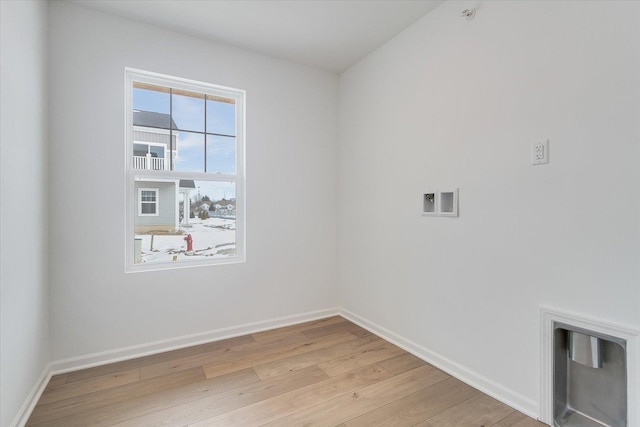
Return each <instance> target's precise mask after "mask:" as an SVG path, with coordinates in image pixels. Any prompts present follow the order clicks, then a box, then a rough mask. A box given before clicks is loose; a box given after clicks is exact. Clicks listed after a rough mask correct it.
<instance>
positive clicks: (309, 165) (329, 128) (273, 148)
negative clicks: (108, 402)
mask: <svg viewBox="0 0 640 427" xmlns="http://www.w3.org/2000/svg"><path fill="white" fill-rule="evenodd" d="M49 24H50V29H51V37H50V45H49V48H50V81H49V83H50V89H51V90H50V102H51V116H50V127H51V135H50V140H51V174H50V180H51V200H52V201H53V203H51V205H50V208H51V244H50V252H51V280H52V286H53V297H52V305H51V310H52V318H53V323H52V325H53V327H52V331H53V332H52V342H53V358H54V360H60V359H65V358H72V357H82V356H86V355H89V354H92V353H96V352H104V351H111V350H116V349H122V348H124V347H127V346H134V345H140V344H145V343H150V342H155V341H158V340H171V339H173V338H176V337H180V336H183V335H188V334H198V333H205V332H208V331H212V330H218V329H221V328H233V327H236V326H238V325H243V324H246V323H250V322H261V321H265V320H270V319H275V318H280V317H283V316H292V315H298V314H301V313H307V312H312V311H315V310H323V309H333V308H335V307H336V301H337V225H336V221H335V210H336V206H337V200H338V196H337V155H338V146H337V120H338V117H337V108H336V107H337V102H338V98H337V90H338V77H337V76H336V75H334V74H331V73H326V72H322V71H317V70H313V69H310V68H306V67H302V66H298V65H293V64H290V63H286V62H282V61H278V60H274V59H270V58H267V57H264V56H260V55H254V54H251V53H248V52H246V51H241V50H237V49H234V48H230V47H226V46H224V45H219V44H215V43H211V42H208V41H204V40H201V39H197V38H192V37H189V36H185V35H180V34H177V33H174V32H170V31H166V30H163V29H159V28H156V27H151V26H146V25H143V24H138V23H135V22H133V21H129V20H125V19H120V18H117V17H113V16H109V15H106V14H101V13H98V12H95V11H92V10H89V9H85V8H82V7H80V6H75V5H72V4H67V3H63V2H53V3H52V4H51V5H50V21H49ZM125 67H133V68H138V69H143V70H149V71H154V72H158V73H163V74H169V75H175V76H179V77H184V78H188V79H194V80H200V81H205V82H210V83H215V84H220V85H224V86H231V87H236V88H240V89H245V90H246V91H247V102H246V103H247V150H246V151H247V262H246V263H244V264H234V265H225V266H212V267H201V268H188V269H179V270H172V271H157V272H147V273H135V274H125V273H124V255H123V254H124V245H125V235H124V201H125V199H124V190H125V182H124V141H123V138H124V110H123V109H124V68H125ZM86 135H93V137H92V138H91V139H87V138H86V137H85V136H86ZM282 209H286V211H285V212H283V211H282Z"/></svg>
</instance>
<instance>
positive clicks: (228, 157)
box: [207, 135, 236, 173]
mask: <svg viewBox="0 0 640 427" xmlns="http://www.w3.org/2000/svg"><path fill="white" fill-rule="evenodd" d="M207 172H212V173H236V138H235V137H229V136H219V135H207Z"/></svg>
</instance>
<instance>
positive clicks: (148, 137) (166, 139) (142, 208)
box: [133, 110, 195, 233]
mask: <svg viewBox="0 0 640 427" xmlns="http://www.w3.org/2000/svg"><path fill="white" fill-rule="evenodd" d="M170 128H172V129H173V131H170V130H169V129H170ZM177 128H178V127H177V126H176V124H175V122H174V121H173V120H172V119H171V116H170V115H169V114H164V113H154V112H149V111H135V110H134V111H133V132H134V135H133V167H134V169H137V170H169V168H170V165H171V163H174V162H175V160H176V159H177V157H178V150H177V144H176V141H177V137H178V131H177V130H176V129H177ZM170 142H171V144H170ZM172 148H173V149H172ZM194 189H195V183H194V182H193V180H184V179H183V180H177V179H176V180H167V179H162V180H157V179H150V178H137V179H136V181H135V184H134V191H135V194H136V201H137V209H136V215H135V232H136V233H145V232H150V231H176V230H178V229H179V228H180V226H181V225H182V226H188V225H189V216H190V208H191V206H190V205H191V203H190V202H189V200H190V194H191V192H192V191H193V190H194ZM185 201H186V202H187V203H184V202H185ZM180 206H183V209H182V212H181V211H180Z"/></svg>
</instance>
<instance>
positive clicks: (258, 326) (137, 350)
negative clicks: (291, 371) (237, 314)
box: [51, 308, 339, 375]
mask: <svg viewBox="0 0 640 427" xmlns="http://www.w3.org/2000/svg"><path fill="white" fill-rule="evenodd" d="M338 314H339V309H338V308H332V309H325V310H316V311H311V312H307V313H301V314H294V315H292V316H285V317H279V318H275V319H269V320H262V321H259V322H253V323H246V324H244V325H239V326H232V327H228V328H221V329H215V330H212V331H207V332H202V333H197V334H189V335H183V336H181V337H175V338H170V339H167V340H162V341H155V342H150V343H146V344H141V345H135V346H131V347H125V348H120V349H116V350H108V351H103V352H100V353H93V354H88V355H85V356H80V357H73V358H69V359H64V360H58V361H55V362H52V363H51V372H52V374H53V375H57V374H63V373H66V372H71V371H77V370H79V369H86V368H92V367H95V366H100V365H106V364H109V363H115V362H121V361H123V360H128V359H135V358H137V357H142V356H149V355H151V354H157V353H163V352H166V351H171V350H177V349H180V348H185V347H191V346H194V345H199V344H206V343H209V342H213V341H220V340H224V339H227V338H234V337H238V336H242V335H247V334H253V333H256V332H261V331H266V330H269V329H275V328H282V327H284V326H290V325H295V324H298V323H303V322H309V321H312V320H317V319H323V318H325V317H330V316H336V315H338Z"/></svg>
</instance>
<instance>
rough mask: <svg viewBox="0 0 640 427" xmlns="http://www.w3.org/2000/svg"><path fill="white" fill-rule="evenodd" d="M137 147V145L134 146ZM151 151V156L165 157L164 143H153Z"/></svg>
mask: <svg viewBox="0 0 640 427" xmlns="http://www.w3.org/2000/svg"><path fill="white" fill-rule="evenodd" d="M134 149H135V146H134ZM149 153H151V157H159V158H164V146H163V145H151V146H150V147H149Z"/></svg>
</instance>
